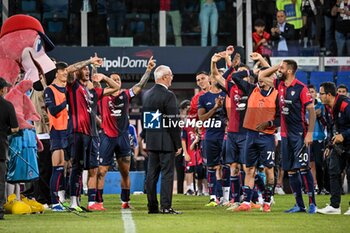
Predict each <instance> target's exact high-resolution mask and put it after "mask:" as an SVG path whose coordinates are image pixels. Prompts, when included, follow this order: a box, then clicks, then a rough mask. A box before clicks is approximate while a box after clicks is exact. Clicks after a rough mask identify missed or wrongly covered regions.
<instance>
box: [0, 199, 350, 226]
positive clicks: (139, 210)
mask: <svg viewBox="0 0 350 233" xmlns="http://www.w3.org/2000/svg"><path fill="white" fill-rule="evenodd" d="M104 197H105V207H106V208H107V211H106V212H92V213H84V214H81V215H82V216H83V217H79V216H77V215H75V214H73V213H69V212H66V213H54V212H51V211H46V212H45V213H44V214H32V215H5V218H6V220H4V221H0V233H8V232H9V233H10V232H15V233H31V232H33V233H34V232H35V233H37V232H40V233H46V232H55V233H60V232H62V233H69V232H83V233H86V232H94V233H100V232H101V233H102V232H103V233H104V232H108V233H109V232H128V231H127V229H129V228H128V227H126V228H125V227H124V222H123V219H122V211H121V209H120V203H119V196H117V195H105V196H104ZM131 200H132V201H131V203H132V206H133V207H134V209H133V210H131V216H132V221H133V222H134V226H135V232H142V233H143V232H146V233H147V232H150V233H151V232H152V233H163V232H166V233H171V232H181V233H187V232H191V233H195V232H198V233H199V232H200V233H204V232H215V233H216V232H225V233H232V232H254V233H257V232H263V233H272V232H279V233H280V232H293V233H299V232H308V233H310V232H327V233H333V232H342V233H346V232H350V216H345V215H343V214H342V215H333V216H332V215H321V214H315V215H309V214H306V213H298V214H285V213H283V211H284V210H286V209H288V208H290V207H292V205H293V204H294V198H293V196H291V195H285V196H275V200H276V204H275V205H274V206H272V212H271V213H262V212H260V211H259V210H252V211H250V212H246V213H237V212H232V211H227V210H226V209H225V208H224V207H205V206H204V205H205V204H206V203H207V201H208V197H196V196H185V195H174V198H173V207H174V209H176V210H179V211H182V212H183V214H182V215H161V214H156V215H154V214H153V215H149V214H147V207H146V206H147V205H146V203H147V198H146V195H132V197H131ZM304 200H305V201H306V203H307V198H306V196H305V195H304ZM342 200H343V202H342V213H344V212H345V211H346V210H347V209H348V202H349V201H350V195H349V194H348V195H344V196H342ZM86 201H87V200H86V197H83V203H86ZM316 201H317V204H318V206H319V207H325V204H326V203H329V196H317V197H316ZM124 217H126V218H127V219H128V220H129V221H130V214H125V215H124ZM129 230H130V229H129Z"/></svg>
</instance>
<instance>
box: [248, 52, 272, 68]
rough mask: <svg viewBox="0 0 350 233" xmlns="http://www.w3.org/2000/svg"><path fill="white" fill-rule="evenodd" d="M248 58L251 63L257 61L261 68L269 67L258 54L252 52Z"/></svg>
mask: <svg viewBox="0 0 350 233" xmlns="http://www.w3.org/2000/svg"><path fill="white" fill-rule="evenodd" d="M249 56H250V58H251V59H252V60H253V61H259V62H260V65H261V66H262V67H270V65H269V63H268V62H267V61H266V60H265V59H264V58H263V56H261V54H260V53H255V52H254V53H251V54H250V55H249Z"/></svg>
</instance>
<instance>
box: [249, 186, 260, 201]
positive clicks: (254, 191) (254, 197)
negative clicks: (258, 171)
mask: <svg viewBox="0 0 350 233" xmlns="http://www.w3.org/2000/svg"><path fill="white" fill-rule="evenodd" d="M251 201H252V202H254V203H257V202H259V193H258V189H257V188H255V187H254V188H253V189H252V198H251Z"/></svg>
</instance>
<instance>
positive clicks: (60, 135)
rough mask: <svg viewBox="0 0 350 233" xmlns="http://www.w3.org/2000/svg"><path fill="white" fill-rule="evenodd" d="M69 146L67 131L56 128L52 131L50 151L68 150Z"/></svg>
mask: <svg viewBox="0 0 350 233" xmlns="http://www.w3.org/2000/svg"><path fill="white" fill-rule="evenodd" d="M67 147H68V139H67V131H66V130H55V129H51V131H50V151H51V152H53V151H55V150H66V149H67Z"/></svg>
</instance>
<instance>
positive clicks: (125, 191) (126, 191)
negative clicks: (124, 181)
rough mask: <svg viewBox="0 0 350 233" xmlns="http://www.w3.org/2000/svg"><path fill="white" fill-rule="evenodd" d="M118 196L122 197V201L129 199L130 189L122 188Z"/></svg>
mask: <svg viewBox="0 0 350 233" xmlns="http://www.w3.org/2000/svg"><path fill="white" fill-rule="evenodd" d="M120 198H121V199H122V201H123V202H128V201H130V189H122V193H121V195H120Z"/></svg>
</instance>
